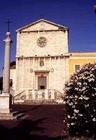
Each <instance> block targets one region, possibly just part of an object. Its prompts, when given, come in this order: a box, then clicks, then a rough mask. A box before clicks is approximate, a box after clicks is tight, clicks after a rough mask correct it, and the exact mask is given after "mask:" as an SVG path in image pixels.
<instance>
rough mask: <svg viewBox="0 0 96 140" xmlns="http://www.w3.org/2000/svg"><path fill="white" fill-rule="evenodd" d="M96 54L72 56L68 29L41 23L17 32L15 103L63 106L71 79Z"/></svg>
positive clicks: (12, 76) (12, 73)
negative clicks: (66, 88)
mask: <svg viewBox="0 0 96 140" xmlns="http://www.w3.org/2000/svg"><path fill="white" fill-rule="evenodd" d="M90 61H92V62H95V61H96V54H95V53H69V52H68V28H67V27H65V26H62V25H58V24H56V23H53V22H50V21H47V20H44V19H41V20H38V21H36V22H34V23H31V24H29V25H26V26H24V27H22V28H20V29H18V30H17V46H16V66H15V67H11V68H10V79H11V80H12V83H13V84H12V90H13V91H14V92H13V97H14V102H15V103H22V102H23V103H27V102H31V103H32V102H33V103H34V102H42V103H47V102H48V103H49V102H50V103H58V102H62V96H63V95H64V86H65V83H66V82H67V81H68V79H69V77H70V76H71V75H72V74H73V73H74V72H75V71H76V70H78V69H80V67H81V66H82V65H83V64H84V63H86V62H90Z"/></svg>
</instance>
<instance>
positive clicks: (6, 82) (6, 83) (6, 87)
mask: <svg viewBox="0 0 96 140" xmlns="http://www.w3.org/2000/svg"><path fill="white" fill-rule="evenodd" d="M4 42H5V58H4V71H3V94H4V93H7V94H9V93H10V47H11V42H12V40H11V38H10V32H6V39H5V40H4Z"/></svg>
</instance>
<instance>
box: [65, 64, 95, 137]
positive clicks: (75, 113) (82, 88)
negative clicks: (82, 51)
mask: <svg viewBox="0 0 96 140" xmlns="http://www.w3.org/2000/svg"><path fill="white" fill-rule="evenodd" d="M65 93H66V96H65V99H64V103H65V108H66V118H65V121H66V123H67V129H68V132H69V135H72V136H82V135H83V136H90V137H91V136H96V64H90V63H89V64H86V65H84V66H83V67H82V69H81V70H79V71H78V72H76V73H75V74H74V75H73V76H72V77H71V78H70V80H69V82H68V83H67V84H66V85H65Z"/></svg>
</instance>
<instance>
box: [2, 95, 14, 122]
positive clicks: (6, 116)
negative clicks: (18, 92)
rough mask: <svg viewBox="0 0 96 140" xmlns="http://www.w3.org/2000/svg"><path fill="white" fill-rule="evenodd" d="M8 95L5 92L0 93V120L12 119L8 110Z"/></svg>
mask: <svg viewBox="0 0 96 140" xmlns="http://www.w3.org/2000/svg"><path fill="white" fill-rule="evenodd" d="M9 100H10V96H9V94H7V93H2V94H1V95H0V120H13V119H14V116H13V114H12V113H11V112H10V101H9Z"/></svg>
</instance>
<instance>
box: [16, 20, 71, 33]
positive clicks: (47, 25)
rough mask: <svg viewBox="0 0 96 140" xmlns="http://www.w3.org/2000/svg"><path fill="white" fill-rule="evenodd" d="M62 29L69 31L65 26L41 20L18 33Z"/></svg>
mask: <svg viewBox="0 0 96 140" xmlns="http://www.w3.org/2000/svg"><path fill="white" fill-rule="evenodd" d="M60 29H62V30H68V28H67V27H65V26H62V25H59V24H56V23H53V22H50V21H48V20H44V19H40V20H37V21H35V22H33V23H31V24H28V25H26V26H24V27H22V28H20V29H18V30H17V32H18V31H40V30H41V31H42V30H60Z"/></svg>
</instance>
